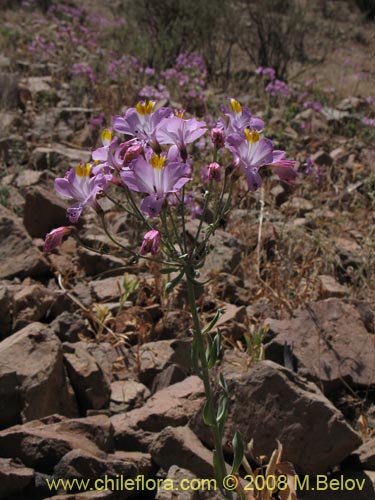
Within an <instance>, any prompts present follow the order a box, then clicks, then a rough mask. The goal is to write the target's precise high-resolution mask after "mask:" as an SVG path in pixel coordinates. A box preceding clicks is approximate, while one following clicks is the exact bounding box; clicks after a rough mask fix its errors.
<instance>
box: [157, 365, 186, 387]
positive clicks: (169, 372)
mask: <svg viewBox="0 0 375 500" xmlns="http://www.w3.org/2000/svg"><path fill="white" fill-rule="evenodd" d="M185 378H186V372H185V371H184V370H183V369H182V368H180V367H179V366H178V365H175V364H172V365H169V366H168V367H167V368H165V370H163V371H161V372H160V373H158V374H157V375H156V377H155V378H154V380H153V382H152V386H151V392H152V393H154V392H157V391H160V390H161V389H165V388H166V387H169V386H170V385H172V384H176V383H177V382H181V381H182V380H184V379H185Z"/></svg>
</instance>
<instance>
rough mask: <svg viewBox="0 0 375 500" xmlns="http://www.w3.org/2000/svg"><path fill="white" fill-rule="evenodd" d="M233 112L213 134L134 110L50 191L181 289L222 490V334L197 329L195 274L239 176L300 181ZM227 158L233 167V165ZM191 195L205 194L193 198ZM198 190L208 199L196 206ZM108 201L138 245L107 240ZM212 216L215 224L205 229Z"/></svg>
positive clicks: (254, 121) (260, 125) (161, 111)
mask: <svg viewBox="0 0 375 500" xmlns="http://www.w3.org/2000/svg"><path fill="white" fill-rule="evenodd" d="M229 102H230V106H229V107H227V106H224V107H223V115H222V116H221V117H219V118H218V119H217V122H216V124H215V126H214V127H213V128H212V129H211V130H209V129H208V127H207V125H206V123H205V122H204V121H201V120H198V119H196V118H193V117H192V118H186V117H185V116H184V114H183V113H182V112H180V111H177V110H173V109H170V108H168V107H159V108H158V107H157V105H156V103H154V102H152V101H142V102H139V103H138V104H137V105H136V106H135V108H130V109H128V110H127V111H126V112H125V114H124V116H117V117H115V118H114V119H113V122H112V128H113V131H114V132H115V133H117V134H118V135H114V133H113V131H112V129H105V130H104V132H103V134H102V145H101V146H100V147H99V148H98V149H96V150H95V151H93V152H92V162H91V163H87V164H84V165H79V166H77V167H75V168H72V169H71V170H69V172H67V174H66V176H65V177H64V178H60V179H56V181H55V188H56V191H57V192H58V193H59V194H60V195H62V196H63V197H65V198H68V199H72V200H74V202H75V203H74V204H73V205H72V206H71V207H70V208H68V210H67V216H68V218H69V220H70V222H71V223H73V224H74V223H76V222H77V221H78V219H79V217H80V215H81V212H82V210H83V209H84V208H85V207H92V208H93V209H94V210H96V212H97V214H98V216H99V218H100V220H101V223H102V224H103V228H104V230H105V232H106V234H107V235H108V236H109V238H110V239H111V241H112V242H113V243H115V244H117V245H118V246H119V248H120V249H121V250H122V251H123V254H124V258H125V259H128V258H131V262H134V261H136V260H139V259H146V260H150V261H155V262H158V263H159V264H160V266H161V267H162V268H163V269H164V271H165V272H166V273H169V274H172V272H173V279H172V280H171V281H170V282H169V283H168V284H167V286H166V291H167V292H170V291H171V290H172V289H173V288H174V287H175V286H176V285H177V284H178V283H179V282H180V281H181V280H185V281H186V283H187V290H188V301H189V305H190V310H191V314H192V318H193V323H194V335H193V353H192V359H193V364H194V368H195V370H196V372H197V374H198V375H199V376H200V377H201V378H202V380H203V382H204V387H205V393H206V397H207V401H206V405H205V408H204V411H203V414H204V420H205V422H206V424H207V425H208V426H210V427H211V429H212V432H213V437H214V443H215V450H214V470H215V475H216V478H217V480H218V481H219V484H222V480H223V478H224V477H225V476H226V474H227V470H226V464H225V461H224V455H223V451H222V443H221V440H222V436H223V428H224V424H225V419H226V415H227V406H226V405H227V404H228V388H227V385H226V383H225V380H224V378H223V377H221V379H220V385H221V388H222V391H223V397H222V398H221V400H220V403H219V407H215V404H214V400H213V398H212V388H211V381H210V376H209V370H210V369H211V368H212V367H213V366H214V365H215V364H216V363H217V362H218V361H219V358H220V346H221V337H220V332H218V333H217V334H216V336H215V337H214V339H212V338H211V331H212V329H213V328H214V326H215V323H216V321H217V320H218V318H219V317H220V312H218V313H217V315H216V316H215V318H214V320H213V321H212V322H211V323H210V324H209V325H208V326H206V327H203V325H202V324H201V321H200V319H199V315H198V309H197V304H196V300H195V286H196V285H197V284H198V283H199V281H198V280H199V269H200V268H201V267H202V266H203V265H204V261H205V257H206V255H207V252H208V248H209V247H208V241H209V239H210V237H211V236H212V235H213V234H214V232H215V230H216V229H217V227H218V226H219V223H220V221H221V220H222V219H223V218H225V217H226V216H227V215H228V214H229V212H230V210H231V209H232V208H234V207H235V205H236V202H235V197H234V196H233V193H234V187H235V185H236V183H238V182H240V179H241V177H242V176H243V177H244V178H245V179H246V181H247V185H248V188H249V191H256V190H257V189H259V188H260V186H261V185H262V176H261V173H262V170H263V169H265V168H270V169H271V170H272V171H273V172H274V173H275V174H276V175H277V176H278V177H279V178H280V179H281V180H283V181H286V182H289V183H293V182H294V181H295V179H296V171H295V170H294V168H293V167H294V162H293V161H292V160H288V159H286V154H285V152H284V151H280V150H275V149H274V146H273V143H272V141H271V140H270V139H268V138H265V137H263V130H264V122H263V120H261V119H259V118H256V117H254V116H252V114H251V112H250V110H249V108H246V107H242V106H241V104H240V103H239V102H238V101H236V100H235V99H230V100H229ZM205 134H206V136H207V144H208V145H209V147H210V149H211V150H212V151H213V158H212V161H211V163H208V164H207V163H205V164H203V165H197V164H196V163H195V162H194V160H193V155H192V154H191V152H192V150H193V148H194V143H195V142H196V141H197V140H198V139H200V138H202V137H203V136H204V135H205ZM208 138H211V143H209V139H208ZM228 158H231V160H230V161H229V162H228ZM197 185H200V186H201V187H200V188H199V189H198V190H197V189H196V187H197ZM109 186H113V187H116V188H117V190H118V195H117V196H115V197H114V195H113V194H112V193H113V190H112V191H111V194H109V193H108V188H109ZM187 189H188V190H189V191H188V190H187ZM194 189H195V192H197V193H202V192H203V193H204V195H203V200H202V204H201V206H200V205H199V204H198V202H197V197H196V196H194ZM104 196H107V197H108V198H109V199H111V200H112V201H113V202H114V203H115V204H116V205H117V206H118V207H120V208H122V209H124V210H125V211H126V212H127V214H128V216H129V217H133V218H134V220H135V221H136V222H137V224H139V225H140V226H141V227H143V228H144V231H145V233H144V238H143V241H138V242H135V244H134V245H133V247H125V246H124V245H123V244H122V243H121V242H120V241H118V239H116V235H113V234H111V233H110V231H109V230H108V227H107V223H106V217H105V212H104V209H103V208H102V207H101V201H100V199H101V198H102V197H104ZM208 214H210V221H211V223H210V224H208V225H205V223H204V221H205V220H206V219H207V215H208ZM189 217H191V218H193V217H196V218H198V219H200V221H199V223H198V224H197V228H196V234H195V235H193V236H192V235H191V234H189V237H187V234H186V229H185V228H186V222H187V218H189ZM77 233H78V231H77V230H74V228H73V227H62V228H58V229H55V230H53V231H52V232H51V233H49V234H48V235H47V237H46V243H45V250H46V251H51V250H52V249H54V248H55V247H56V246H58V245H59V244H60V243H61V241H62V239H63V237H64V236H66V235H69V234H71V235H73V236H74V237H76V238H77V239H78V240H79V235H77ZM234 442H235V443H236V444H235V447H237V450H235V452H236V453H235V456H236V458H235V462H234V464H233V467H232V473H236V471H237V469H238V467H239V464H240V461H238V456H239V453H240V452H239V450H241V445H240V438H239V437H238V436H236V439H235V441H234ZM222 492H223V495H224V496H225V497H227V498H232V494H231V492H229V491H225V490H224V489H223V490H222Z"/></svg>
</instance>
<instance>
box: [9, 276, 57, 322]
mask: <svg viewBox="0 0 375 500" xmlns="http://www.w3.org/2000/svg"><path fill="white" fill-rule="evenodd" d="M56 299H57V296H56V294H54V293H53V292H51V290H48V288H46V287H44V286H42V285H40V284H37V283H35V284H31V285H26V286H24V287H22V288H21V290H20V291H19V292H17V293H16V294H15V295H14V297H13V315H14V317H15V318H17V319H16V322H17V324H19V325H21V324H22V323H25V324H27V323H31V322H33V321H39V320H41V319H42V318H43V317H44V316H45V315H46V313H47V311H48V310H49V309H50V308H51V306H52V304H53V303H54V302H55V301H56ZM22 326H23V325H22Z"/></svg>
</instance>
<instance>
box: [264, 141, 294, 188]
mask: <svg viewBox="0 0 375 500" xmlns="http://www.w3.org/2000/svg"><path fill="white" fill-rule="evenodd" d="M272 155H273V159H272V162H271V163H270V164H269V165H268V166H269V167H270V168H271V169H272V171H273V172H274V173H275V174H276V175H278V176H279V178H280V179H281V180H282V181H285V182H288V183H289V184H294V182H295V180H296V177H297V172H296V170H295V169H294V168H293V167H294V165H295V162H294V161H293V160H287V159H286V158H285V155H286V153H285V151H280V150H276V149H275V150H274V151H273V153H272Z"/></svg>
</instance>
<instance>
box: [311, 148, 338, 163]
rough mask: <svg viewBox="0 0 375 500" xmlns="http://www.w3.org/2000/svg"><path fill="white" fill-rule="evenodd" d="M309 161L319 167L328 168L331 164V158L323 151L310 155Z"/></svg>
mask: <svg viewBox="0 0 375 500" xmlns="http://www.w3.org/2000/svg"><path fill="white" fill-rule="evenodd" d="M311 159H312V161H313V162H314V163H316V164H317V165H321V166H323V165H325V166H330V165H332V163H333V160H332V158H331V156H330V155H329V154H328V153H326V152H325V151H317V152H316V153H315V154H313V155H312V157H311Z"/></svg>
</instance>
